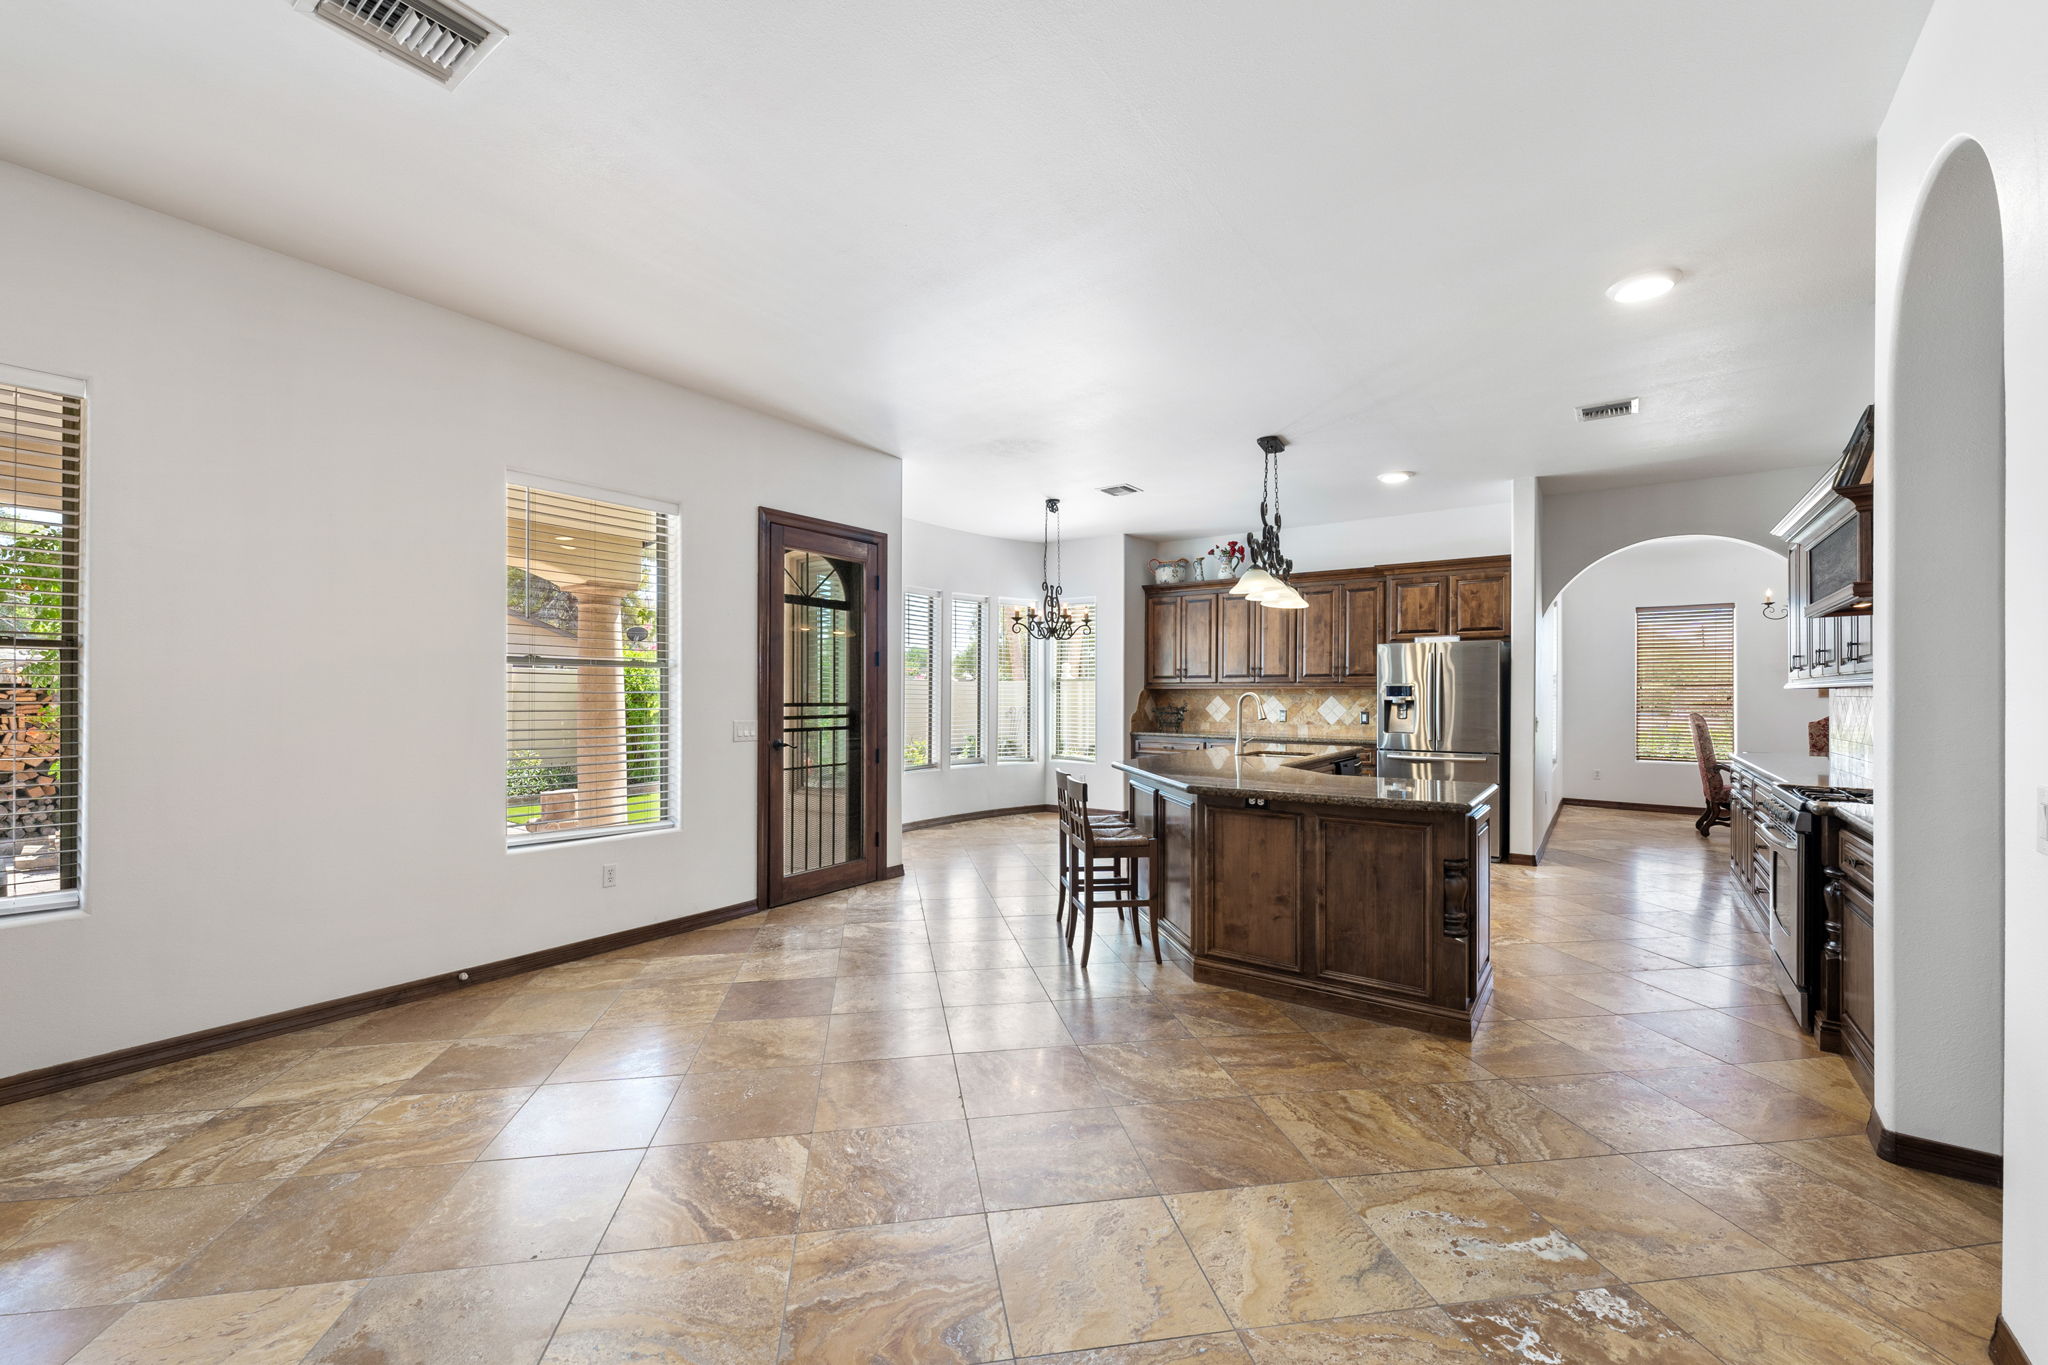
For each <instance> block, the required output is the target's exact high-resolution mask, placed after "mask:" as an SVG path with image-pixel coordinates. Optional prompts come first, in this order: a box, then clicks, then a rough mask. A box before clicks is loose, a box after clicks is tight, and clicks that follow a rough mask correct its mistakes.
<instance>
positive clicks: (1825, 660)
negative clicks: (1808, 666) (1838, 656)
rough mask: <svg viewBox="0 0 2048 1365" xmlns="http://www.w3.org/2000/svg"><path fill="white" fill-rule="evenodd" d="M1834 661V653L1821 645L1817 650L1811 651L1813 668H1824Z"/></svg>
mask: <svg viewBox="0 0 2048 1365" xmlns="http://www.w3.org/2000/svg"><path fill="white" fill-rule="evenodd" d="M1834 661H1835V651H1834V650H1833V649H1832V648H1830V647H1828V646H1826V645H1822V646H1821V647H1820V648H1819V649H1816V650H1815V651H1813V666H1814V667H1815V668H1826V667H1827V666H1828V665H1829V664H1831V663H1833V662H1834Z"/></svg>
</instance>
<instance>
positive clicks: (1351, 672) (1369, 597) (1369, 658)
mask: <svg viewBox="0 0 2048 1365" xmlns="http://www.w3.org/2000/svg"><path fill="white" fill-rule="evenodd" d="M1338 593H1339V601H1340V603H1341V604H1342V610H1341V611H1340V613H1339V617H1340V625H1341V628H1342V630H1343V632H1344V661H1343V665H1342V667H1341V669H1340V670H1339V672H1338V680H1339V681H1341V682H1349V683H1364V684H1371V683H1372V682H1373V681H1375V680H1376V679H1377V678H1378V677H1379V671H1380V645H1381V644H1382V643H1384V642H1385V640H1386V638H1387V585H1386V584H1385V583H1382V582H1380V581H1379V580H1378V579H1373V580H1371V581H1369V582H1363V583H1346V584H1344V585H1342V587H1340V588H1339V589H1338Z"/></svg>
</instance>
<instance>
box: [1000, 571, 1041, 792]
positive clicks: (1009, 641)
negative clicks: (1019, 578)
mask: <svg viewBox="0 0 2048 1365" xmlns="http://www.w3.org/2000/svg"><path fill="white" fill-rule="evenodd" d="M1013 605H1014V606H1022V605H1023V603H1021V602H1020V603H1014V604H1013V603H1009V602H1004V603H1002V604H1001V607H1000V609H999V610H998V611H997V612H996V761H997V762H998V763H1029V762H1031V761H1032V760H1033V759H1034V758H1036V757H1038V728H1037V724H1036V722H1037V707H1036V706H1035V705H1034V704H1033V698H1034V696H1035V695H1036V694H1035V693H1034V692H1033V689H1032V677H1031V656H1032V646H1033V645H1034V644H1035V643H1036V642H1035V641H1034V640H1032V638H1031V637H1030V636H1029V635H1027V634H1025V633H1024V632H1023V631H1021V630H1012V629H1010V610H1011V608H1012V606H1013Z"/></svg>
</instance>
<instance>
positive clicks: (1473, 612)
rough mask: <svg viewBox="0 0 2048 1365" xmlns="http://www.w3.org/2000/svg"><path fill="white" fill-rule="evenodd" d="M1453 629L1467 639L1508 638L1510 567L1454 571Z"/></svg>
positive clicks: (1452, 582)
mask: <svg viewBox="0 0 2048 1365" xmlns="http://www.w3.org/2000/svg"><path fill="white" fill-rule="evenodd" d="M1450 600H1451V631H1450V633H1451V634H1453V635H1459V636H1463V637H1464V638H1465V639H1467V640H1505V639H1507V638H1508V571H1507V569H1506V568H1498V569H1494V568H1483V569H1462V570H1458V571H1456V572H1454V573H1452V574H1451V589H1450Z"/></svg>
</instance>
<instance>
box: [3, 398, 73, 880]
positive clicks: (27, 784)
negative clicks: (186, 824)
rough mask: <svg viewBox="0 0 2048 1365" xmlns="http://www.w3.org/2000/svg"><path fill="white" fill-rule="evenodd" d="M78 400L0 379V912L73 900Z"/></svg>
mask: <svg viewBox="0 0 2048 1365" xmlns="http://www.w3.org/2000/svg"><path fill="white" fill-rule="evenodd" d="M84 432H85V400H84V399H82V398H78V397H75V396H73V395H71V394H62V393H50V392H46V391H44V390H42V389H32V388H23V387H19V386H17V385H13V384H0V915H5V914H18V913H25V912H27V911H31V910H46V909H53V908H58V907H61V906H66V905H72V904H76V903H77V899H78V865H79V858H78V852H79V850H78V812H79V778H80V771H79V762H78V740H79V731H80V725H79V722H80V718H81V717H80V711H79V690H78V664H79V652H80V647H81V634H80V630H79V592H78V556H79V521H80V516H81V513H82V510H83V509H82V507H81V505H80V504H81V496H80V490H81V482H80V477H81V470H82V466H83V463H84V449H85V447H84Z"/></svg>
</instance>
